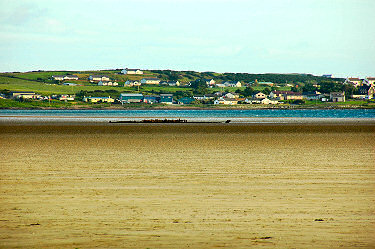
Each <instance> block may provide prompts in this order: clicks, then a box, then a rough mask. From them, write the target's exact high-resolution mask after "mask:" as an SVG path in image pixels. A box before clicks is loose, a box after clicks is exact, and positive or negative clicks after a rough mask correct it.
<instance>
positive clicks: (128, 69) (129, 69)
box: [125, 68, 141, 71]
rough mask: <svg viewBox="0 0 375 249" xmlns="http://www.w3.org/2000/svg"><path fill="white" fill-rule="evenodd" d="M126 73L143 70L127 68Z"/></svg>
mask: <svg viewBox="0 0 375 249" xmlns="http://www.w3.org/2000/svg"><path fill="white" fill-rule="evenodd" d="M125 70H126V71H137V70H141V69H138V68H125Z"/></svg>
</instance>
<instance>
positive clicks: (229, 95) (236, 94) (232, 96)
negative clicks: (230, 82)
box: [224, 93, 240, 99]
mask: <svg viewBox="0 0 375 249" xmlns="http://www.w3.org/2000/svg"><path fill="white" fill-rule="evenodd" d="M238 97H240V95H239V94H238V93H227V94H225V95H224V98H229V99H234V98H238Z"/></svg>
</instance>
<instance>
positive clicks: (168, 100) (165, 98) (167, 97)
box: [159, 94, 173, 104]
mask: <svg viewBox="0 0 375 249" xmlns="http://www.w3.org/2000/svg"><path fill="white" fill-rule="evenodd" d="M159 102H160V103H163V104H173V94H160V100H159Z"/></svg>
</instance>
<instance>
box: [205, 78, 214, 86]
mask: <svg viewBox="0 0 375 249" xmlns="http://www.w3.org/2000/svg"><path fill="white" fill-rule="evenodd" d="M204 81H205V82H206V84H207V86H213V85H215V83H216V81H214V79H205V80H204Z"/></svg>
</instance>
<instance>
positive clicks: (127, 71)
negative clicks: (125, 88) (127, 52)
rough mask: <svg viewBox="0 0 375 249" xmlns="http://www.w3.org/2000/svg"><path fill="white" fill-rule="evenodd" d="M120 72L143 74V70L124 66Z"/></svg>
mask: <svg viewBox="0 0 375 249" xmlns="http://www.w3.org/2000/svg"><path fill="white" fill-rule="evenodd" d="M121 73H122V74H143V71H142V70H141V69H130V68H125V69H123V70H122V71H121Z"/></svg>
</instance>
